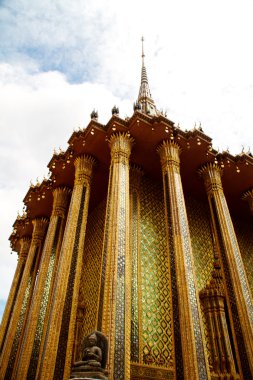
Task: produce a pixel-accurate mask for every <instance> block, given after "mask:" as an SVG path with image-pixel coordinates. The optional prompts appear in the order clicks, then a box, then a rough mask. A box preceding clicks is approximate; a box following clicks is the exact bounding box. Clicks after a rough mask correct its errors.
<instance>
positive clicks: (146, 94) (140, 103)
mask: <svg viewBox="0 0 253 380" xmlns="http://www.w3.org/2000/svg"><path fill="white" fill-rule="evenodd" d="M141 43H142V53H141V58H142V68H141V85H140V90H139V96H138V100H137V102H136V103H135V104H134V110H135V111H136V110H138V111H139V110H140V111H141V112H142V113H145V114H146V115H150V116H157V115H158V111H157V109H156V106H155V103H154V100H153V99H152V96H151V92H150V89H149V84H148V76H147V70H146V67H145V62H144V57H145V54H144V37H142V38H141Z"/></svg>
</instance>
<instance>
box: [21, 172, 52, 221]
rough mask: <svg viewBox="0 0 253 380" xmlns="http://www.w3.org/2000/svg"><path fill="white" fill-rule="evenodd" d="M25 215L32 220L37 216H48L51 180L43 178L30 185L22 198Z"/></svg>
mask: <svg viewBox="0 0 253 380" xmlns="http://www.w3.org/2000/svg"><path fill="white" fill-rule="evenodd" d="M23 202H24V204H25V206H26V212H27V216H28V217H29V218H30V219H31V220H32V219H35V218H38V217H50V214H51V210H52V203H53V196H52V180H51V179H44V180H43V181H42V182H41V183H37V184H36V185H31V186H30V188H29V190H28V192H27V194H26V196H25V198H24V200H23Z"/></svg>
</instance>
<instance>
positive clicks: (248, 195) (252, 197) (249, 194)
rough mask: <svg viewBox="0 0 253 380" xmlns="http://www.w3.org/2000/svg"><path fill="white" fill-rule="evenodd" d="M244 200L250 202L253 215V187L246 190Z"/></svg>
mask: <svg viewBox="0 0 253 380" xmlns="http://www.w3.org/2000/svg"><path fill="white" fill-rule="evenodd" d="M242 200H244V201H246V202H248V204H249V208H250V212H251V214H252V215H253V189H251V190H248V191H246V192H245V193H244V194H243V195H242Z"/></svg>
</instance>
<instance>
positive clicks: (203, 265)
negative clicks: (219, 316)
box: [185, 196, 214, 358]
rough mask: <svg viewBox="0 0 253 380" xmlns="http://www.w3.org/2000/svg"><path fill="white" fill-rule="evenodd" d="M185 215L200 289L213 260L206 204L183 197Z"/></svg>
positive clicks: (202, 315)
mask: <svg viewBox="0 0 253 380" xmlns="http://www.w3.org/2000/svg"><path fill="white" fill-rule="evenodd" d="M185 203H186V209H187V216H188V222H189V228H190V234H191V242H192V252H193V257H194V270H195V275H196V279H197V286H198V290H199V291H200V290H202V289H203V288H204V287H205V286H206V285H207V284H208V283H209V281H210V280H211V278H212V271H213V261H214V247H213V238H212V231H211V224H210V212H209V207H208V204H207V203H205V202H203V201H199V200H197V199H195V198H193V197H189V196H186V197H185ZM200 305H201V317H202V322H203V327H204V334H205V343H206V351H207V355H208V357H209V358H210V357H211V353H210V350H211V345H210V342H209V334H208V326H207V321H206V318H205V314H204V310H203V307H202V306H203V305H202V304H201V303H200Z"/></svg>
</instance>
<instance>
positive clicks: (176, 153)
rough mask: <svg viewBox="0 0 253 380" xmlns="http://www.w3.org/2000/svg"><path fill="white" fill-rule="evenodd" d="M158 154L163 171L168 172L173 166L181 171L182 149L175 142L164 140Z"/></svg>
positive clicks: (158, 148)
mask: <svg viewBox="0 0 253 380" xmlns="http://www.w3.org/2000/svg"><path fill="white" fill-rule="evenodd" d="M156 151H157V153H158V154H159V156H160V160H161V165H162V170H163V171H164V170H166V168H167V167H168V166H171V165H173V166H174V167H176V168H177V171H179V165H180V158H179V157H180V154H181V151H182V149H181V148H180V146H179V145H178V144H177V143H175V142H174V141H169V140H163V142H162V143H161V144H160V145H159V146H158V147H157V150H156Z"/></svg>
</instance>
